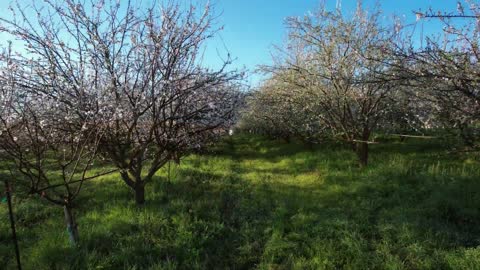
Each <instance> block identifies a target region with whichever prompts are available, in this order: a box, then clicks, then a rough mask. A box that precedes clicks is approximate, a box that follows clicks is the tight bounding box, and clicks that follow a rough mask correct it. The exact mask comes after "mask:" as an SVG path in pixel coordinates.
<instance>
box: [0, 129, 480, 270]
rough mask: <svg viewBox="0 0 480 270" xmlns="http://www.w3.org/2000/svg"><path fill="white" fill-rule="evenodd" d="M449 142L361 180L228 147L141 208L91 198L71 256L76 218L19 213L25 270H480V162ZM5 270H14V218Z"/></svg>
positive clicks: (0, 211)
mask: <svg viewBox="0 0 480 270" xmlns="http://www.w3.org/2000/svg"><path fill="white" fill-rule="evenodd" d="M443 144H444V143H443V142H439V141H416V140H410V141H407V142H404V143H400V142H395V141H392V142H388V143H384V144H379V145H377V146H374V147H373V148H372V153H371V165H370V166H369V167H368V168H366V169H360V168H358V166H357V165H356V159H355V155H354V154H353V153H352V152H351V151H350V150H349V149H348V148H346V147H344V146H341V145H331V144H328V145H318V146H316V147H315V149H314V150H313V151H310V150H308V149H307V148H305V147H304V146H302V145H301V144H299V143H295V142H294V143H290V144H286V143H283V142H278V141H270V140H266V139H264V138H260V137H254V136H236V137H234V138H227V139H226V140H225V141H223V142H221V143H219V144H218V145H216V146H215V147H213V148H212V149H211V152H209V153H206V154H204V155H191V156H189V157H186V158H185V159H184V160H183V161H182V163H181V165H180V166H176V165H173V164H172V165H171V169H170V181H168V175H169V173H168V172H167V168H164V169H163V170H162V171H160V172H159V173H158V175H157V177H156V179H155V182H154V183H151V184H150V185H148V186H147V203H146V205H145V206H144V207H141V208H139V207H137V206H135V204H134V201H133V194H131V191H130V190H129V189H128V188H127V187H126V186H125V185H124V184H123V183H122V182H121V180H120V179H119V177H118V175H117V174H112V175H109V176H105V177H102V178H101V179H98V180H96V181H94V182H92V183H90V184H89V185H88V186H87V189H86V190H85V191H86V192H85V193H84V194H83V195H82V197H81V200H80V201H79V209H78V211H77V217H78V222H79V226H80V237H81V245H80V247H79V248H78V249H75V248H72V247H70V246H69V243H68V238H67V235H66V230H65V226H64V224H63V216H62V210H61V209H60V208H57V207H55V206H51V205H50V204H47V203H43V202H39V201H38V200H34V199H32V200H23V201H21V202H20V201H19V199H18V198H16V200H15V211H16V214H17V219H18V230H19V237H20V246H21V251H22V259H23V262H24V264H25V269H95V268H97V269H178V268H180V269H229V268H230V269H249V268H259V269H341V268H344V269H445V268H450V269H477V268H478V265H480V248H479V245H480V181H479V180H480V170H479V167H480V162H479V157H478V156H476V155H474V154H462V155H459V154H451V153H448V152H447V151H445V148H444V147H443V146H444V145H443ZM0 215H1V219H0V263H1V265H4V266H8V267H7V269H9V268H14V259H13V252H12V251H13V250H12V248H11V243H10V241H9V227H8V222H7V221H8V220H7V215H6V206H5V204H2V206H1V208H0Z"/></svg>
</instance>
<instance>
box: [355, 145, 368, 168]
mask: <svg viewBox="0 0 480 270" xmlns="http://www.w3.org/2000/svg"><path fill="white" fill-rule="evenodd" d="M357 156H358V161H359V164H360V167H362V168H363V167H366V166H367V165H368V143H366V142H360V143H358V145H357Z"/></svg>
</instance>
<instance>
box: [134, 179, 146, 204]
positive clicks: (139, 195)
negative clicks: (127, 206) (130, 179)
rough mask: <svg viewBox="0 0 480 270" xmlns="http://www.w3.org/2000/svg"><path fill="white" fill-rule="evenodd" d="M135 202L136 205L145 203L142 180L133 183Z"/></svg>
mask: <svg viewBox="0 0 480 270" xmlns="http://www.w3.org/2000/svg"><path fill="white" fill-rule="evenodd" d="M135 202H136V203H137V205H143V204H144V203H145V184H144V182H143V181H141V182H136V183H135Z"/></svg>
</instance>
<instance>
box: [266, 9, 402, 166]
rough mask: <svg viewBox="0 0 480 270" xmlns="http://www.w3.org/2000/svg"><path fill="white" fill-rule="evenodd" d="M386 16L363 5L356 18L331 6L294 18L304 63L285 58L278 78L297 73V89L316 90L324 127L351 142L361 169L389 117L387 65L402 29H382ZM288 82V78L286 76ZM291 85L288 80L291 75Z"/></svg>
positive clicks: (292, 23)
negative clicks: (376, 133) (373, 137)
mask: <svg viewBox="0 0 480 270" xmlns="http://www.w3.org/2000/svg"><path fill="white" fill-rule="evenodd" d="M379 14H380V13H379V12H378V11H373V12H372V13H370V14H369V13H368V12H366V11H365V10H363V9H362V8H361V2H359V5H358V8H357V10H356V13H355V14H354V16H353V18H351V19H347V18H345V16H344V15H343V14H341V12H340V10H337V11H336V12H329V11H328V10H326V9H325V7H321V8H320V10H319V11H318V12H317V13H316V14H313V15H310V16H305V17H304V18H290V19H289V20H288V21H287V24H288V27H289V29H290V32H289V38H290V40H291V42H294V43H295V44H302V51H301V53H302V54H303V55H302V61H296V59H297V58H291V57H288V56H289V53H288V49H287V57H285V59H284V61H283V62H281V63H280V64H277V65H275V66H273V67H271V68H270V71H271V72H272V73H273V74H281V73H285V72H286V71H289V72H294V73H295V76H293V77H290V78H293V80H290V83H291V85H292V87H296V88H298V87H300V88H303V89H306V90H308V91H315V92H316V93H317V94H316V95H315V98H316V100H317V104H318V106H320V108H321V111H322V118H323V120H324V123H326V124H327V125H328V127H329V130H330V131H331V132H333V133H334V137H336V138H338V139H340V140H344V141H347V142H349V143H350V144H351V145H352V147H353V148H354V149H355V150H356V152H357V154H358V158H359V163H360V165H361V166H365V165H367V163H368V145H369V143H371V142H370V138H371V135H372V133H373V131H374V130H375V129H376V128H377V127H378V124H379V122H380V120H381V119H383V118H384V117H385V115H386V108H387V107H388V102H389V99H388V97H389V95H391V93H392V92H393V91H392V83H391V81H392V78H393V76H392V74H390V73H391V71H390V70H389V66H388V65H387V64H386V63H388V62H389V61H392V59H390V55H389V54H388V51H389V48H390V47H391V46H392V42H393V41H394V40H395V35H396V32H397V31H393V30H394V29H390V28H389V27H386V26H382V25H381V24H380V22H379V18H380V15H379ZM284 78H285V77H284ZM285 79H287V81H288V77H286V78H285Z"/></svg>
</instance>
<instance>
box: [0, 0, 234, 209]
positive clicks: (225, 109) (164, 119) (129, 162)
mask: <svg viewBox="0 0 480 270" xmlns="http://www.w3.org/2000/svg"><path fill="white" fill-rule="evenodd" d="M19 3H20V1H18V2H17V7H16V8H13V10H14V14H16V15H15V16H13V19H1V21H2V22H3V25H4V26H3V31H6V32H8V33H10V34H12V35H14V36H16V37H17V38H18V39H19V40H20V41H21V42H22V44H24V45H25V51H26V53H24V54H22V55H20V56H19V58H22V59H23V61H25V62H31V63H32V65H31V66H32V69H33V70H32V72H33V73H35V76H30V77H28V78H22V79H23V80H22V82H21V84H22V86H24V87H26V88H28V89H30V91H33V92H41V93H44V94H45V95H48V96H51V97H52V98H54V99H55V100H57V101H59V102H60V103H62V104H63V106H66V107H68V108H69V109H70V110H71V111H72V113H73V114H75V115H76V117H78V118H79V119H81V120H83V121H86V130H89V129H90V128H94V129H98V128H101V130H102V131H103V133H102V136H101V138H100V140H99V144H98V147H99V152H100V153H101V155H102V156H104V157H105V158H106V159H107V160H109V161H110V162H112V163H113V164H114V165H115V166H116V167H117V168H118V169H119V171H120V175H121V178H122V180H123V181H124V182H125V183H126V184H127V185H128V186H129V187H130V188H132V189H133V190H134V193H135V198H136V202H137V203H138V204H143V203H144V201H145V184H146V183H148V182H150V181H152V178H153V176H154V175H155V173H156V172H157V171H158V170H159V169H160V168H162V167H163V166H164V165H165V164H166V163H167V162H168V161H169V160H172V159H174V160H179V158H180V157H181V156H182V155H184V154H186V153H188V152H189V151H191V150H192V149H193V148H195V147H198V146H201V145H202V144H204V143H206V142H208V141H211V139H212V137H213V136H215V135H218V134H221V133H223V132H225V130H226V128H227V127H228V125H229V124H230V122H231V119H232V117H233V112H234V111H235V110H234V108H235V101H236V100H237V98H236V97H237V95H236V94H235V91H234V87H232V86H233V82H234V81H236V80H237V79H238V78H239V77H240V74H239V73H237V72H235V71H227V68H228V64H229V63H230V60H229V59H227V60H225V62H224V64H223V66H222V67H221V68H219V69H218V70H211V69H207V68H204V67H202V65H201V62H202V61H201V60H202V59H201V57H200V56H201V54H200V53H201V51H202V48H204V45H205V42H206V41H207V40H208V39H210V38H211V37H212V36H213V35H214V34H215V33H216V32H217V31H218V30H219V29H216V28H213V25H212V22H213V19H214V18H213V17H212V15H211V14H210V13H211V11H210V6H209V5H207V6H205V8H204V9H203V10H201V11H200V12H198V11H197V10H196V7H195V6H191V7H190V8H189V9H186V10H183V9H182V8H181V7H180V5H175V4H167V5H157V4H153V5H152V6H149V7H147V8H141V7H140V6H138V7H137V6H134V5H133V4H132V3H131V2H130V1H127V2H124V4H120V1H91V5H90V3H89V4H88V5H87V4H86V3H85V2H84V1H79V0H66V1H63V2H62V3H58V2H57V1H52V0H43V1H41V3H33V4H32V6H31V9H32V10H33V12H31V13H34V14H37V16H36V17H33V18H32V17H31V16H27V14H26V13H25V11H24V10H25V9H22V8H21V7H20V4H19ZM122 5H123V6H122ZM32 78H34V79H32ZM87 119H88V120H87Z"/></svg>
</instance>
